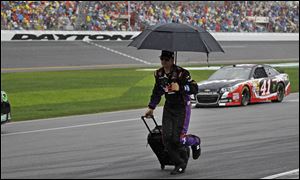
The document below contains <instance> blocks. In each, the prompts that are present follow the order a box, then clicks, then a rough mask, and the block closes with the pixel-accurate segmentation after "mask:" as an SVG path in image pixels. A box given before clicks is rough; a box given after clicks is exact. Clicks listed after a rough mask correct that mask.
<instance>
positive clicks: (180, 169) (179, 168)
mask: <svg viewBox="0 0 300 180" xmlns="http://www.w3.org/2000/svg"><path fill="white" fill-rule="evenodd" d="M185 168H186V165H185V164H184V165H181V166H175V168H174V170H173V171H171V173H170V174H171V175H176V174H182V173H184V172H185Z"/></svg>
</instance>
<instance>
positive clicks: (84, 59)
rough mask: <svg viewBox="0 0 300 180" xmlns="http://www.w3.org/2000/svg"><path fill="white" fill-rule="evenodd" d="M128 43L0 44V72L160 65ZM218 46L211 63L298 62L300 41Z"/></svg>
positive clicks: (196, 60) (183, 55)
mask: <svg viewBox="0 0 300 180" xmlns="http://www.w3.org/2000/svg"><path fill="white" fill-rule="evenodd" d="M129 43H130V41H115V42H109V41H106V42H105V41H101V42H98V41H94V42H82V41H80V42H77V41H71V42H57V41H55V42H1V72H2V73H4V72H13V71H22V70H23V71H24V70H29V71H32V70H61V69H82V68H111V67H128V66H149V65H150V66H152V65H160V64H159V63H160V62H159V58H158V56H159V55H160V51H158V50H137V49H136V48H135V47H127V45H128V44H129ZM220 44H221V46H222V47H223V49H224V50H225V54H223V53H220V52H217V53H211V54H210V55H209V59H210V63H211V64H217V63H242V62H250V63H251V62H253V63H255V62H262V61H263V62H266V61H280V62H286V61H293V62H299V41H281V42H273V41H266V42H255V41H254V42H243V41H236V42H228V41H224V42H220ZM136 58H137V59H138V60H137V59H136ZM148 63H149V64H148ZM178 63H179V64H206V54H205V53H195V52H178Z"/></svg>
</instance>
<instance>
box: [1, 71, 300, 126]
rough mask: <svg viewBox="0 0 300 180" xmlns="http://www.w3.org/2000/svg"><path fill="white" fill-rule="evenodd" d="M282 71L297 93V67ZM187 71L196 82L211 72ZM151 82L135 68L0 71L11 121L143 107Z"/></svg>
mask: <svg viewBox="0 0 300 180" xmlns="http://www.w3.org/2000/svg"><path fill="white" fill-rule="evenodd" d="M284 71H285V72H286V73H288V74H289V77H290V80H291V84H292V92H298V91H299V78H298V75H299V68H284ZM190 72H191V75H192V77H193V79H194V80H196V81H197V82H199V81H202V80H205V79H207V78H208V77H209V76H210V75H211V74H212V73H213V72H214V71H213V70H205V71H190ZM153 83H154V77H153V72H149V71H136V69H111V70H108V69H106V70H103V69H101V70H76V71H55V72H22V73H21V72H20V73H3V74H1V89H3V90H5V91H6V92H7V94H8V97H9V101H10V103H11V105H12V118H13V121H21V120H31V119H42V118H50V117H58V116H66V115H77V114H87V113H98V112H108V111H116V110H123V109H135V108H143V107H145V108H146V107H147V104H148V101H149V98H150V94H151V92H152V87H153ZM163 101H164V100H163V99H162V102H163Z"/></svg>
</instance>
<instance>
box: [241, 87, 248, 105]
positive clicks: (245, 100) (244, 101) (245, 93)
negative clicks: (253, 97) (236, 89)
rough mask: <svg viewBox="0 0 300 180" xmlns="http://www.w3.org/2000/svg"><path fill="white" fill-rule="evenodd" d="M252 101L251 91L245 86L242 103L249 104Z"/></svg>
mask: <svg viewBox="0 0 300 180" xmlns="http://www.w3.org/2000/svg"><path fill="white" fill-rule="evenodd" d="M249 101H250V91H249V88H248V87H244V88H243V91H242V101H241V105H242V106H247V105H248V104H249Z"/></svg>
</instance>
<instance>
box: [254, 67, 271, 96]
mask: <svg viewBox="0 0 300 180" xmlns="http://www.w3.org/2000/svg"><path fill="white" fill-rule="evenodd" d="M253 78H254V79H255V80H257V81H258V88H259V89H258V96H259V97H262V98H263V97H266V96H268V95H270V94H271V90H272V89H271V87H272V79H271V78H270V77H269V76H268V74H267V73H266V71H265V68H264V67H263V66H258V67H256V68H255V70H254V73H253Z"/></svg>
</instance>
